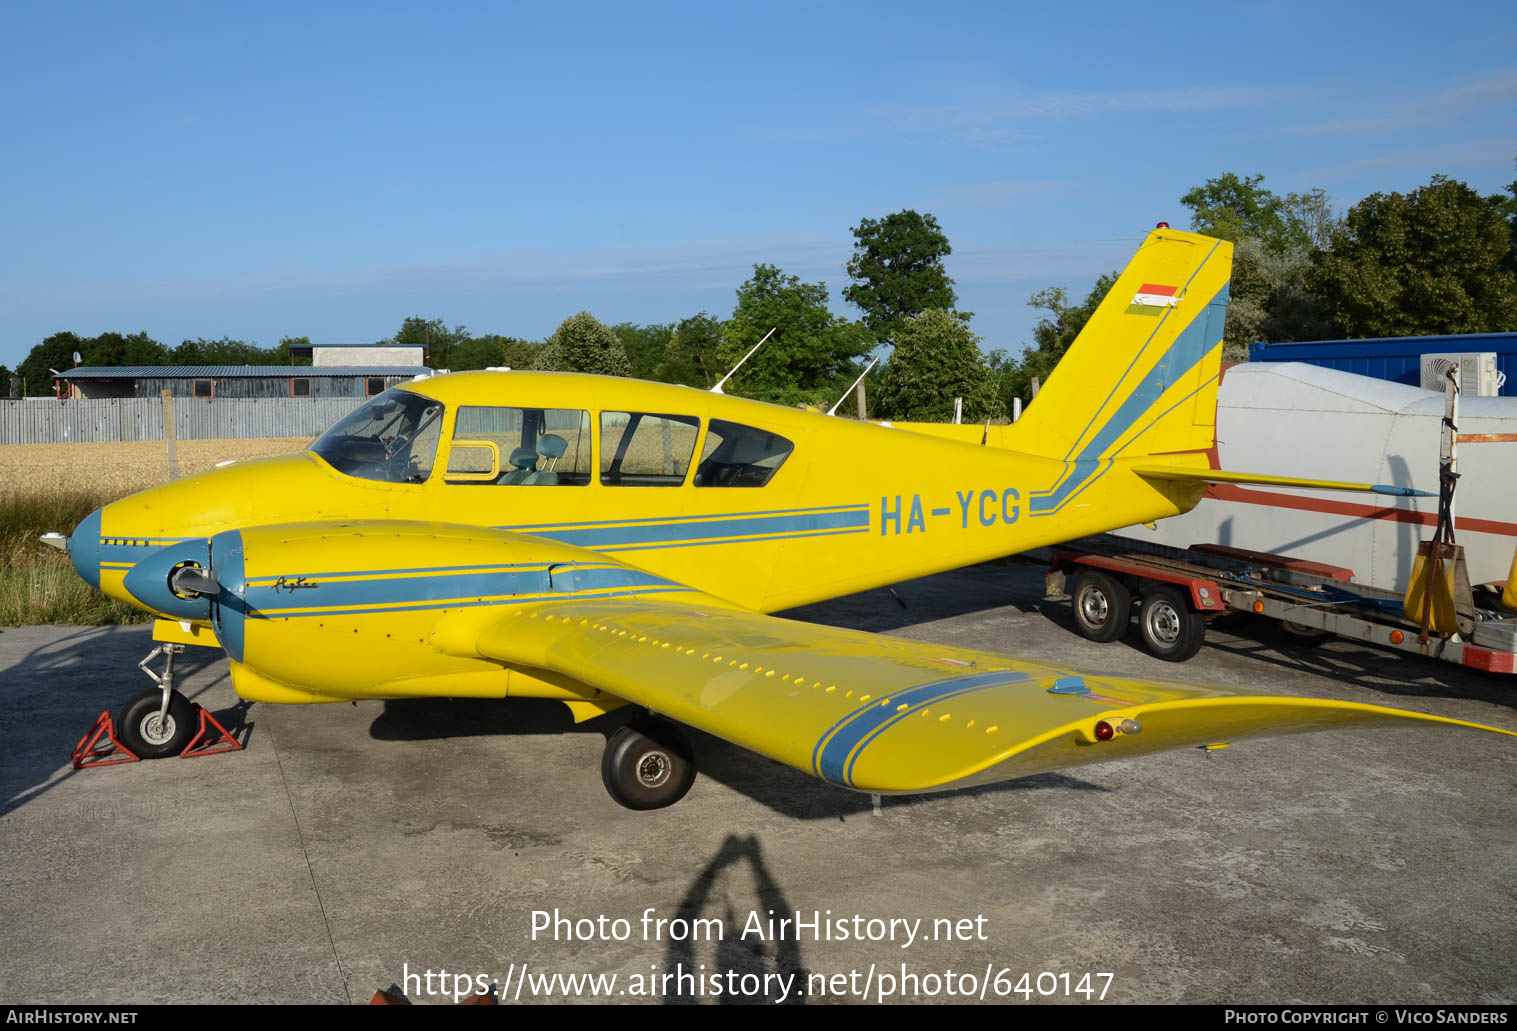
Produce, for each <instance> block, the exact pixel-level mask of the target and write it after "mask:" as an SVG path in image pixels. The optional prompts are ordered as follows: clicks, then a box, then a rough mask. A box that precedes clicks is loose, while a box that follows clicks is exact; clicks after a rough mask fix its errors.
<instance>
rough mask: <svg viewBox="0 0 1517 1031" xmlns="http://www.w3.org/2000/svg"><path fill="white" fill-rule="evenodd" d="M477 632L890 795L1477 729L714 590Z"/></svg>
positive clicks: (495, 651)
mask: <svg viewBox="0 0 1517 1031" xmlns="http://www.w3.org/2000/svg"><path fill="white" fill-rule="evenodd" d="M466 618H473V619H478V618H479V617H478V616H477V615H476V616H473V617H466ZM443 636H444V637H445V638H448V639H451V640H452V641H454V642H455V643H454V645H453V647H454V648H458V647H460V645H459V644H458V643H457V642H458V641H459V639H460V638H461V637H463V636H466V635H464V634H462V633H460V632H459V630H458V629H455V630H454V631H453V632H452V633H451V634H444V635H443ZM471 636H472V638H473V640H472V644H470V645H469V646H468V647H469V649H470V650H471V651H472V652H473V653H475V654H479V655H485V656H489V657H492V658H495V659H497V660H500V661H503V662H508V663H513V664H518V665H523V666H528V667H535V668H540V669H549V670H553V671H555V672H557V673H560V674H563V675H565V676H569V677H572V678H574V679H576V680H579V681H582V682H584V683H586V684H589V685H591V686H593V687H596V688H599V689H601V690H603V691H607V692H609V693H611V694H613V695H616V696H619V697H621V698H625V699H626V700H628V701H630V702H633V703H636V704H639V705H642V706H646V707H647V708H649V709H650V710H652V711H654V712H657V713H659V714H661V715H664V716H667V717H669V718H671V719H674V720H677V721H679V722H682V723H686V724H689V725H690V726H693V727H696V728H698V729H700V730H704V731H706V732H708V733H711V734H715V735H716V736H718V737H721V738H724V739H726V740H729V741H732V742H734V743H736V744H739V745H742V746H743V747H745V748H749V749H752V750H753V751H756V752H759V753H760V754H762V755H766V756H769V757H770V758H773V759H776V760H778V761H780V762H783V763H786V764H787V765H790V766H793V767H795V768H796V769H799V770H802V771H805V772H807V773H811V774H813V775H816V776H819V777H821V778H823V779H825V780H828V781H831V782H833V783H836V784H840V785H843V786H846V787H850V788H853V789H855V790H859V791H869V792H878V793H908V792H921V791H931V790H935V789H942V788H948V787H956V786H962V785H969V784H981V783H990V782H993V781H998V780H1006V779H1011V778H1015V777H1021V776H1027V775H1029V774H1032V773H1038V772H1042V771H1045V770H1051V769H1057V768H1061V767H1066V766H1072V765H1078V764H1081V763H1085V762H1093V761H1098V760H1101V759H1116V758H1125V757H1130V756H1134V755H1141V754H1145V753H1148V752H1153V751H1158V750H1161V749H1167V748H1176V747H1183V746H1186V745H1201V744H1208V743H1212V742H1217V741H1232V740H1239V739H1241V738H1244V737H1249V736H1254V735H1257V734H1269V733H1277V732H1282V731H1290V730H1316V729H1323V728H1326V727H1331V726H1338V725H1341V724H1343V723H1348V722H1356V721H1363V720H1376V719H1381V720H1383V719H1402V718H1412V719H1421V720H1431V721H1434V722H1440V723H1459V722H1460V721H1457V720H1449V719H1445V718H1443V717H1438V716H1427V715H1423V714H1421V713H1414V712H1407V711H1404V710H1398V709H1389V708H1383V707H1380V706H1373V705H1363V704H1359V703H1354V702H1335V701H1324V700H1317V699H1299V698H1272V697H1258V696H1249V695H1242V694H1238V693H1236V692H1230V691H1227V690H1224V689H1221V688H1210V687H1200V686H1196V685H1190V684H1179V683H1171V682H1165V681H1148V680H1136V679H1125V678H1120V677H1109V676H1103V675H1101V674H1098V673H1094V672H1090V671H1083V670H1072V669H1069V668H1061V667H1054V666H1049V665H1045V664H1042V663H1036V662H1029V661H1024V660H1019V659H1014V658H1011V657H1009V656H1005V655H998V654H996V653H993V652H981V651H973V650H968V649H961V648H948V647H943V646H939V645H932V644H925V643H922V642H917V641H909V640H905V639H902V638H893V637H881V636H879V635H875V634H868V633H861V632H858V631H850V630H842V629H838V628H833V627H824V626H818V625H815V624H811V623H800V622H795V621H791V620H784V619H778V618H775V617H773V616H765V615H760V614H758V613H753V612H749V611H747V610H742V609H733V608H728V607H725V606H723V605H722V604H721V603H719V602H716V601H715V600H714V599H707V598H705V597H704V596H702V595H699V594H697V593H696V592H691V593H690V594H689V595H687V596H682V597H680V598H678V599H674V598H670V597H667V596H666V597H664V598H662V599H659V600H645V599H636V598H622V599H615V600H606V601H596V600H593V599H584V600H577V601H572V602H571V601H565V602H560V603H552V604H544V605H542V606H539V607H535V608H518V609H514V610H513V611H511V612H509V613H506V614H503V615H497V616H496V618H495V619H494V620H493V621H492V622H489V623H488V624H486V625H483V626H477V627H476V628H475V630H474V631H472V632H471ZM1126 719H1131V720H1134V721H1136V722H1138V723H1139V724H1140V725H1141V726H1142V730H1141V732H1140V733H1137V734H1118V735H1116V736H1115V737H1114V738H1113V739H1112V740H1109V741H1098V740H1097V735H1096V729H1095V728H1096V724H1097V723H1098V722H1099V721H1101V720H1106V721H1108V722H1113V723H1120V722H1121V721H1122V720H1126ZM1462 725H1465V726H1471V727H1478V726H1480V725H1479V724H1462ZM1482 729H1494V728H1482ZM1503 733H1505V731H1503Z"/></svg>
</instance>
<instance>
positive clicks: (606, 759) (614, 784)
mask: <svg viewBox="0 0 1517 1031" xmlns="http://www.w3.org/2000/svg"><path fill="white" fill-rule="evenodd" d="M600 776H601V780H602V781H603V782H604V783H605V785H606V790H607V791H608V792H610V793H611V797H612V798H614V799H616V801H617V802H618V803H620V804H621V805H624V806H626V807H627V808H628V809H662V808H664V807H665V806H670V805H673V804H674V803H676V802H678V801H679V800H680V799H682V798H684V797H685V792H687V791H689V790H690V785H691V784H694V783H695V753H694V752H692V751H691V749H690V742H689V740H688V739H687V738H686V737H685V734H684V732H683V731H681V730H680V729H679V728H678V727H676V726H675V725H674V724H672V723H669V722H667V721H666V720H660V719H653V718H650V717H644V718H642V719H637V720H634V721H632V722H631V723H629V724H627V725H626V726H625V727H622V728H621V729H620V730H618V731H617V732H616V733H615V734H612V735H611V738H610V740H608V741H607V742H606V751H605V752H604V754H602V756H601V761H600Z"/></svg>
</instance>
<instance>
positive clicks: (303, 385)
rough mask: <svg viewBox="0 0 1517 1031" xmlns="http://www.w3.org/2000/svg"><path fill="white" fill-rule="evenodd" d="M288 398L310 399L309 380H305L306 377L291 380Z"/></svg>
mask: <svg viewBox="0 0 1517 1031" xmlns="http://www.w3.org/2000/svg"><path fill="white" fill-rule="evenodd" d="M290 396H291V397H310V396H311V381H310V380H309V379H307V378H306V377H304V376H301V377H296V378H294V379H291V380H290Z"/></svg>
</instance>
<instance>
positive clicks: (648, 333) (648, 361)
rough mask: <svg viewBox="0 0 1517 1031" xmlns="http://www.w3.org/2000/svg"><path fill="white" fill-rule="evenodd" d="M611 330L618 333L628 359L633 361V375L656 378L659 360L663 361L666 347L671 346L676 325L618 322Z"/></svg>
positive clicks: (639, 377)
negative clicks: (641, 324)
mask: <svg viewBox="0 0 1517 1031" xmlns="http://www.w3.org/2000/svg"><path fill="white" fill-rule="evenodd" d="M611 332H613V333H615V334H616V336H617V339H619V340H620V341H621V342H622V347H623V348H624V349H625V350H626V352H627V360H628V361H629V362H631V363H632V375H633V376H634V377H636V378H637V379H654V378H655V371H656V370H657V369H658V365H659V362H661V361H663V358H664V349H665V348H667V347H668V346H669V338H670V337H671V336H673V335H674V326H673V325H672V324H663V325H657V324H656V325H652V326H639V325H636V324H634V323H631V322H618V323H617V324H616V325H614V326H612V327H611Z"/></svg>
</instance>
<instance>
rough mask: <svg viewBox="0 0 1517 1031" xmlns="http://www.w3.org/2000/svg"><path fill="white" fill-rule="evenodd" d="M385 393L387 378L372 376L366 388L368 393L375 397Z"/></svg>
mask: <svg viewBox="0 0 1517 1031" xmlns="http://www.w3.org/2000/svg"><path fill="white" fill-rule="evenodd" d="M384 392H385V378H384V377H383V376H370V377H369V381H368V384H367V387H366V393H367V394H368V395H369V396H370V397H373V396H374V395H375V394H383V393H384Z"/></svg>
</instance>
